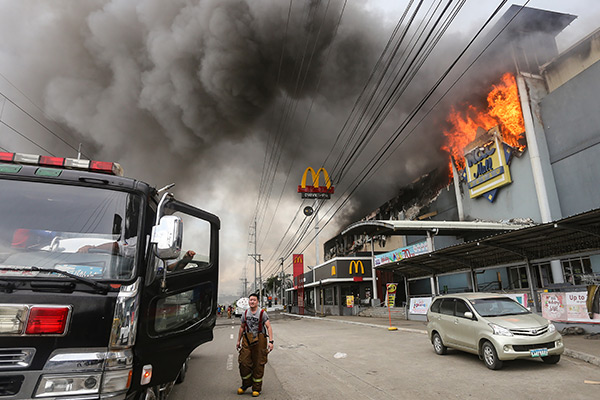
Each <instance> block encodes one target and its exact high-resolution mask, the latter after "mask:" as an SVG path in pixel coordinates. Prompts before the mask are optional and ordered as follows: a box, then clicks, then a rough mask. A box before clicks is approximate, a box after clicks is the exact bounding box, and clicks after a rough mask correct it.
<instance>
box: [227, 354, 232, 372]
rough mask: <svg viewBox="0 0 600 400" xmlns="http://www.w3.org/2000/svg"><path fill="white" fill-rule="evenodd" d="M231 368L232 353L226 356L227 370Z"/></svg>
mask: <svg viewBox="0 0 600 400" xmlns="http://www.w3.org/2000/svg"><path fill="white" fill-rule="evenodd" d="M232 369H233V354H230V355H228V356H227V371H231V370H232Z"/></svg>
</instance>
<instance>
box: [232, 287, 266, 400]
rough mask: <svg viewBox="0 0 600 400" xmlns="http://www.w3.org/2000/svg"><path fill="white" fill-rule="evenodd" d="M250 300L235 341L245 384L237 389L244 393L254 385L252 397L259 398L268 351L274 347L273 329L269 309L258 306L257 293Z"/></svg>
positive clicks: (241, 374) (239, 392) (238, 391)
mask: <svg viewBox="0 0 600 400" xmlns="http://www.w3.org/2000/svg"><path fill="white" fill-rule="evenodd" d="M248 303H249V305H250V308H249V309H247V310H246V311H244V313H243V314H242V318H241V325H240V330H239V333H238V340H237V344H236V348H237V350H238V351H239V356H238V363H239V366H240V376H241V378H242V386H240V387H239V388H238V390H237V393H238V394H244V392H246V389H248V388H249V387H252V396H253V397H258V396H260V391H261V389H262V382H263V375H264V373H265V364H266V363H267V361H268V354H269V352H271V351H272V350H273V343H274V340H273V328H272V327H271V321H269V315H268V314H267V312H266V311H265V310H262V309H260V308H259V307H258V295H257V294H256V293H253V294H251V295H250V296H249V297H248Z"/></svg>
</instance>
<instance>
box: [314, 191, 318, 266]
mask: <svg viewBox="0 0 600 400" xmlns="http://www.w3.org/2000/svg"><path fill="white" fill-rule="evenodd" d="M318 206H319V201H318V200H315V257H316V258H317V263H316V264H315V267H316V266H317V265H319V207H318Z"/></svg>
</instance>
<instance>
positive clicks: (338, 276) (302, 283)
mask: <svg viewBox="0 0 600 400" xmlns="http://www.w3.org/2000/svg"><path fill="white" fill-rule="evenodd" d="M372 276H373V275H372V259H371V258H370V257H340V258H334V259H331V260H328V261H327V262H325V263H323V264H320V265H318V266H316V267H315V268H313V269H311V270H310V271H306V272H304V273H303V274H301V275H299V276H297V277H296V278H294V287H293V288H291V289H288V290H287V293H288V304H290V305H291V312H292V313H295V314H308V315H353V314H356V313H357V311H358V310H359V309H360V307H361V306H367V305H370V304H371V299H372V297H373V278H372Z"/></svg>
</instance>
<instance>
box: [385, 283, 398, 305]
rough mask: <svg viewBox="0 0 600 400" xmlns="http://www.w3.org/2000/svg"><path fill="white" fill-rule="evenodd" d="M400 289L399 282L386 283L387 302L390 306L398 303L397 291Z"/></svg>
mask: <svg viewBox="0 0 600 400" xmlns="http://www.w3.org/2000/svg"><path fill="white" fill-rule="evenodd" d="M397 290H398V284H397V283H387V284H386V285H385V303H386V306H388V307H394V305H395V303H396V291H397Z"/></svg>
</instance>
